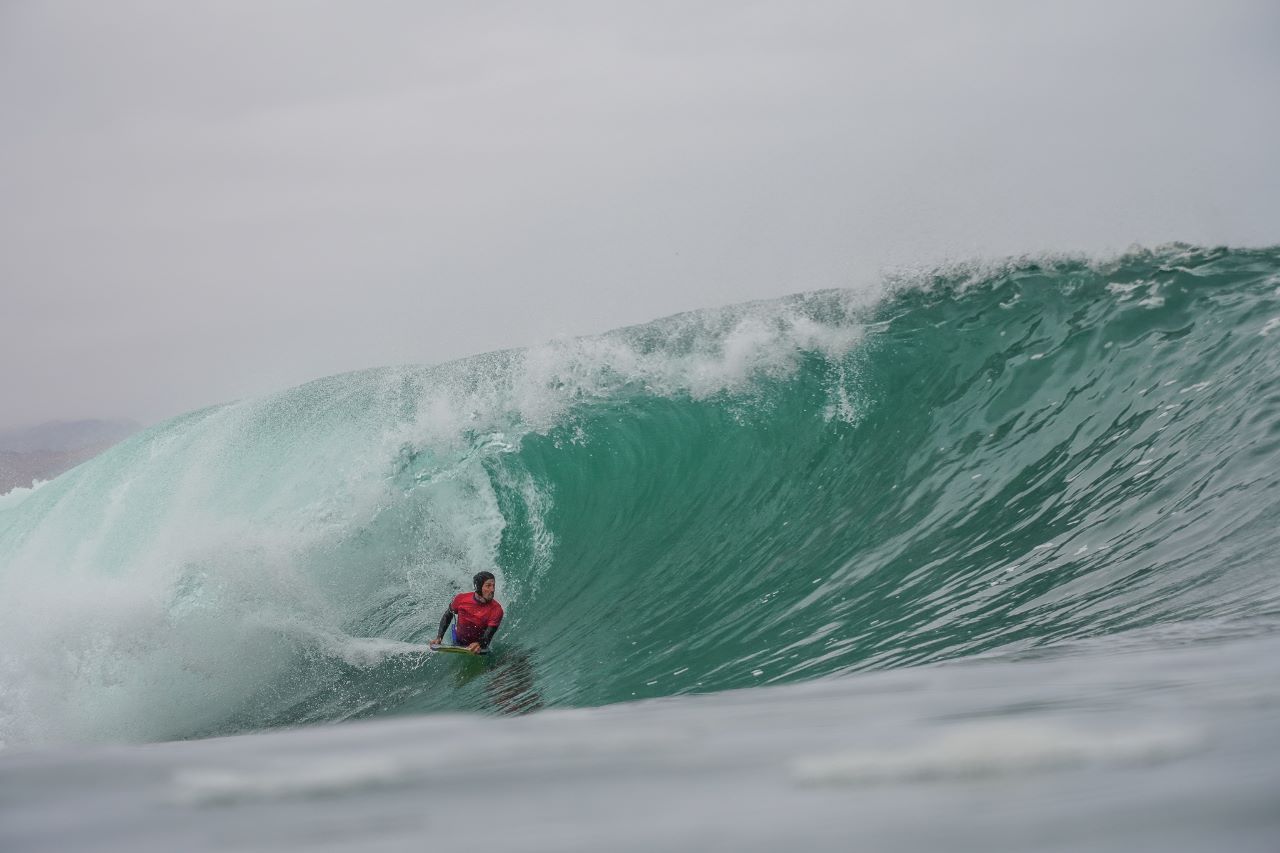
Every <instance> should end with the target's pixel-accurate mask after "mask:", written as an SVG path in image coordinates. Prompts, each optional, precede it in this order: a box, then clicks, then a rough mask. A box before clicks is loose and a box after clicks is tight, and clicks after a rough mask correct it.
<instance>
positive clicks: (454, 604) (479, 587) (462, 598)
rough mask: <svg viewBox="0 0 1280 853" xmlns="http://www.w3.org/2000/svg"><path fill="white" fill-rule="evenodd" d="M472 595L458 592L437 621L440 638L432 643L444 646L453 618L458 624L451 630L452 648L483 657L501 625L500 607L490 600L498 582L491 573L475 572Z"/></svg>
mask: <svg viewBox="0 0 1280 853" xmlns="http://www.w3.org/2000/svg"><path fill="white" fill-rule="evenodd" d="M472 581H473V582H474V583H475V587H476V589H475V592H460V593H458V594H457V595H455V596H454V597H453V601H451V602H449V606H448V608H446V609H445V611H444V615H443V616H441V617H440V631H439V636H437V637H436V638H435V640H433V641H432V642H431V645H432V646H439V645H440V644H441V643H443V642H444V634H445V631H448V630H449V623H450V622H452V621H453V617H454V616H457V617H458V624H457V625H455V626H454V627H453V632H452V633H451V634H450V639H451V640H452V641H453V645H455V646H464V647H466V649H467V651H469V652H471V653H472V654H476V655H479V654H484V653H485V652H487V651H488V650H489V644H490V643H491V642H493V635H494V634H496V633H498V626H499V625H501V624H502V605H501V604H499V603H498V602H497V601H495V600H494V598H493V593H494V590H495V589H496V588H497V582H496V581H495V580H494V578H493V573H492V572H477V573H476V576H475V577H474V578H472Z"/></svg>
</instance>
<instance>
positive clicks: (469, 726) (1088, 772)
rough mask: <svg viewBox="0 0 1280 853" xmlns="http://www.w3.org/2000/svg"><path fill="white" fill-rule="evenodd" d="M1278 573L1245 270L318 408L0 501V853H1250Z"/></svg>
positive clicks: (673, 348) (683, 332)
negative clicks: (441, 650) (452, 607)
mask: <svg viewBox="0 0 1280 853" xmlns="http://www.w3.org/2000/svg"><path fill="white" fill-rule="evenodd" d="M1277 554H1280V250H1278V249H1257V250H1243V249H1226V248H1213V249H1210V248H1199V247H1192V246H1183V245H1175V246H1168V247H1162V248H1159V249H1156V250H1134V251H1131V252H1130V253H1128V254H1126V255H1123V256H1120V257H1114V258H1106V259H1096V258H1078V257H1053V258H1034V259H1015V260H1009V261H1004V262H999V263H990V264H975V265H970V266H957V267H954V268H948V269H945V270H939V271H934V272H930V273H920V274H916V275H912V276H904V277H902V278H901V279H899V280H893V281H889V282H885V283H884V284H883V285H881V286H877V287H875V288H870V289H866V290H837V291H822V292H816V293H808V294H800V295H797V296H793V297H788V298H785V299H780V300H775V301H769V302H761V303H752V304H747V305H736V306H727V307H724V308H721V309H717V310H712V311H703V312H697V313H692V314H686V315H679V316H676V317H671V318H667V319H663V320H659V321H655V322H653V323H649V324H646V325H642V326H636V327H631V328H626V329H620V330H617V331H615V332H611V333H609V334H606V335H602V336H599V337H595V338H586V339H575V340H564V341H555V342H551V343H548V344H546V345H543V346H540V347H535V348H532V349H528V350H511V351H505V352H498V353H490V354H487V355H483V356H477V357H474V358H471V359H466V360H463V361H459V362H454V363H450V364H445V365H438V366H432V367H416V366H414V367H398V368H383V369H377V370H369V371H363V372H360V373H353V374H347V375H343V376H336V377H331V378H328V379H322V380H319V381H316V382H313V383H310V384H307V385H304V386H301V387H299V388H295V389H290V390H287V391H283V392H281V393H279V394H276V395H273V396H270V397H267V398H263V399H258V400H250V401H243V402H238V403H233V404H228V405H224V406H218V407H214V408H210V409H206V410H203V411H199V412H193V413H190V414H188V415H185V416H183V417H180V418H176V419H174V420H172V421H169V422H166V423H164V424H161V425H159V426H157V427H154V428H152V429H150V430H148V431H146V432H144V433H142V434H139V435H136V436H134V437H133V438H131V439H129V440H127V441H126V442H124V443H123V444H121V445H119V446H117V447H115V448H113V449H112V450H111V451H109V452H107V453H105V454H103V455H102V456H100V457H98V458H96V459H94V460H91V461H90V462H88V463H86V464H84V465H82V466H80V467H79V468H76V469H74V470H73V471H71V472H69V473H67V474H65V475H63V476H61V477H59V478H57V479H55V480H54V481H52V482H50V483H48V484H45V485H43V486H42V487H41V488H39V489H38V490H33V491H31V492H30V493H28V494H24V495H22V496H20V497H19V498H16V499H10V500H9V501H8V502H6V503H4V504H2V505H0V741H2V742H3V745H4V748H3V749H2V750H0V847H3V848H4V849H6V850H10V849H12V850H19V849H76V848H79V849H103V850H107V849H110V850H137V849H157V850H160V849H262V848H268V847H269V848H278V849H299V850H303V849H404V848H405V847H406V846H409V845H410V844H412V845H415V846H419V845H421V844H422V843H425V841H426V840H428V839H429V840H430V841H431V842H435V843H448V844H450V845H453V844H456V843H465V842H466V840H467V839H468V838H473V837H474V832H475V827H476V826H477V825H480V826H484V827H485V829H484V836H485V837H486V838H492V839H494V840H495V841H496V842H499V843H501V844H502V845H504V846H508V847H513V848H515V849H531V850H563V849H579V848H586V847H594V848H599V847H604V848H606V849H635V850H652V849H689V850H692V849H698V850H715V849H725V850H741V849H776V847H777V846H778V845H779V844H797V843H802V844H806V845H807V846H808V847H810V848H813V849H830V850H844V849H874V850H924V849H939V848H941V847H946V848H959V849H975V850H979V849H981V850H993V849H1001V850H1003V849H1007V850H1024V849H1055V850H1056V849H1063V850H1067V849H1090V850H1093V849H1116V850H1120V849H1124V850H1132V849H1134V848H1135V847H1137V848H1138V849H1154V848H1156V847H1157V846H1158V847H1159V848H1161V849H1174V850H1204V849H1233V850H1275V849H1280V654H1278V653H1280V631H1278V630H1277V629H1280V556H1277ZM481 568H487V569H490V570H492V571H494V572H495V573H496V574H497V576H498V580H499V584H498V597H499V599H500V600H501V601H502V602H503V604H504V606H505V607H506V609H507V613H508V616H507V620H506V623H505V624H504V626H503V628H502V631H501V633H500V635H499V640H498V643H497V645H496V647H495V653H494V654H493V655H491V656H490V658H489V659H487V660H483V661H475V662H472V661H467V660H462V661H459V660H457V659H447V660H446V659H443V658H444V656H441V657H440V658H437V657H434V656H432V655H431V654H430V653H429V652H428V651H427V650H426V648H425V646H424V644H425V643H426V642H427V641H428V640H429V639H430V638H431V637H433V636H434V634H435V628H436V624H437V622H438V620H439V616H440V613H441V611H442V610H443V608H444V606H445V604H446V603H447V601H448V600H449V598H450V597H451V596H452V595H453V594H454V593H456V592H457V591H458V590H460V589H464V588H466V587H467V585H468V579H469V577H470V575H471V574H472V573H473V572H475V571H477V570H478V569H481ZM334 723H343V725H333V724H334ZM469 810H473V811H476V812H477V814H476V815H475V816H474V818H473V817H472V816H470V815H469ZM474 821H480V824H475V823H474Z"/></svg>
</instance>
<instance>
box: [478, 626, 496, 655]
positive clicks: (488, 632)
mask: <svg viewBox="0 0 1280 853" xmlns="http://www.w3.org/2000/svg"><path fill="white" fill-rule="evenodd" d="M496 633H498V626H497V625H490V626H489V627H488V628H485V629H484V633H483V634H481V635H480V648H482V649H487V648H489V644H490V643H492V642H493V635H494V634H496Z"/></svg>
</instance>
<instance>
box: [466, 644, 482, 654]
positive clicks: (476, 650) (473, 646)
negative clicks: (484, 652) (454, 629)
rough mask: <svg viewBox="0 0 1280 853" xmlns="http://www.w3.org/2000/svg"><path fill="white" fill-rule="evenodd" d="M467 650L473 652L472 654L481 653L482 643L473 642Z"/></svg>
mask: <svg viewBox="0 0 1280 853" xmlns="http://www.w3.org/2000/svg"><path fill="white" fill-rule="evenodd" d="M467 651H469V652H471V654H473V655H478V654H480V644H479V643H472V644H471V645H469V646H467Z"/></svg>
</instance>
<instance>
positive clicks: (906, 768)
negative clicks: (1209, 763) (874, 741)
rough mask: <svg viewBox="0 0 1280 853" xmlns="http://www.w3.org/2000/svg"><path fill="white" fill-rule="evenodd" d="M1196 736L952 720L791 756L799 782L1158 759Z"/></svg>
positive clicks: (1180, 751) (997, 772) (1182, 750)
mask: <svg viewBox="0 0 1280 853" xmlns="http://www.w3.org/2000/svg"><path fill="white" fill-rule="evenodd" d="M1196 742H1197V738H1196V737H1195V735H1194V733H1193V732H1191V731H1190V730H1187V729H1181V728H1174V727H1162V728H1144V729H1134V730H1127V731H1111V732H1093V731H1085V730H1080V729H1075V728H1065V727H1059V726H1054V725H1049V724H1043V723H1042V724H1035V725H1029V724H1026V723H1015V722H1001V723H991V722H988V723H984V724H970V725H967V726H957V727H955V728H953V729H950V730H948V731H945V732H943V733H942V734H940V735H937V736H935V737H934V738H932V739H930V740H926V741H924V742H919V743H913V744H910V745H904V746H903V747H901V748H899V749H874V750H866V749H858V750H847V751H840V752H835V753H831V754H823V755H811V756H805V757H802V758H798V759H796V760H795V761H794V762H793V763H792V765H791V775H792V778H793V779H794V780H795V781H796V782H798V783H800V784H803V785H858V784H876V783H889V782H910V781H924V780H931V779H939V780H945V779H964V778H977V777H991V776H1006V775H1010V774H1020V773H1029V772H1042V771H1047V770H1053V769H1061V768H1067V767H1075V766H1079V765H1083V764H1099V763H1101V764H1124V763H1132V762H1152V761H1165V760H1169V759H1171V758H1175V757H1178V756H1180V755H1184V754H1186V753H1187V752H1188V751H1189V750H1191V749H1193V748H1194V747H1195V745H1196Z"/></svg>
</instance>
